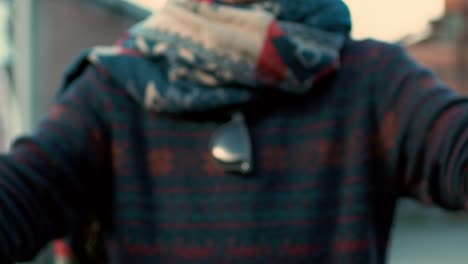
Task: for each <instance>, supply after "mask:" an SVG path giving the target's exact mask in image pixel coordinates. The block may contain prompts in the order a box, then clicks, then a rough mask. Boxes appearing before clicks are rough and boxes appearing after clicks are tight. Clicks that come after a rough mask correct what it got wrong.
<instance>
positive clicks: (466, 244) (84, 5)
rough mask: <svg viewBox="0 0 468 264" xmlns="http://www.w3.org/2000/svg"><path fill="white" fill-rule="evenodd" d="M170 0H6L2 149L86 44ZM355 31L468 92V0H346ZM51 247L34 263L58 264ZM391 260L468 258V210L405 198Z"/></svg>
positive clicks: (2, 11)
mask: <svg viewBox="0 0 468 264" xmlns="http://www.w3.org/2000/svg"><path fill="white" fill-rule="evenodd" d="M161 1H163V0H0V150H2V151H5V150H7V149H8V145H9V143H10V142H11V140H12V139H13V138H14V137H16V136H18V135H19V134H23V133H28V132H31V131H33V130H34V128H35V127H36V126H37V124H38V122H39V120H40V119H41V118H42V117H44V115H45V113H46V112H47V108H48V106H49V104H50V102H51V100H52V98H53V97H54V94H55V92H56V90H57V88H58V86H59V83H60V77H61V75H62V74H63V72H64V70H65V69H66V68H67V66H68V65H69V64H70V63H71V62H72V61H73V59H74V58H75V57H76V56H77V55H78V54H79V53H80V52H81V51H83V50H84V49H86V48H89V47H91V46H95V45H106V44H112V43H114V42H115V40H116V39H118V38H119V36H121V35H122V33H123V32H124V31H125V29H127V28H128V27H129V26H131V25H133V24H134V23H135V22H137V21H139V20H141V19H143V18H145V17H146V16H147V15H148V14H149V13H150V10H151V9H152V7H153V6H154V5H155V4H160V2H161ZM345 2H346V3H347V4H348V5H349V6H350V9H351V12H352V14H353V22H354V29H353V36H354V37H355V38H357V39H363V38H377V39H380V40H385V41H389V42H397V43H401V44H403V45H406V46H407V47H408V49H409V50H410V52H411V53H412V55H413V56H414V57H415V58H416V59H417V60H419V61H420V62H421V63H423V64H425V65H427V66H429V67H431V68H432V69H433V70H434V71H436V72H437V73H438V74H439V75H440V76H441V77H442V79H443V80H444V81H445V82H447V83H448V84H449V85H451V86H452V87H453V88H454V89H456V90H458V91H460V92H461V93H466V94H468V0H346V1H345ZM50 252H51V249H50V248H46V249H44V251H43V253H42V254H41V255H40V256H39V257H38V258H37V259H36V260H35V261H34V262H32V263H34V264H39V263H41V264H42V263H52V259H51V255H50ZM389 263H390V264H418V263H424V264H436V263H437V264H439V263H446V264H451V263H468V214H453V213H451V214H448V213H446V212H443V211H441V210H439V209H434V208H426V207H424V206H422V205H419V204H417V203H414V202H412V201H406V200H403V201H401V202H400V206H399V210H398V214H397V217H396V226H395V229H394V232H393V240H392V243H391V247H390V256H389Z"/></svg>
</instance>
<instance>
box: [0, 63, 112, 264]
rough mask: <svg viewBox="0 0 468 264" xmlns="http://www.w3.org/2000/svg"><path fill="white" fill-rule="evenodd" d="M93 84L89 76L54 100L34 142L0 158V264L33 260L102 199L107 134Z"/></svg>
mask: <svg viewBox="0 0 468 264" xmlns="http://www.w3.org/2000/svg"><path fill="white" fill-rule="evenodd" d="M97 82H100V80H99V75H98V74H96V73H95V72H94V71H93V70H88V71H87V72H86V73H85V74H84V75H83V76H82V77H79V79H77V80H76V81H75V82H73V83H72V84H71V85H70V86H69V88H68V89H67V90H66V91H65V92H64V93H63V94H62V95H61V96H60V97H59V98H58V100H57V102H56V103H55V104H54V105H53V106H52V107H51V111H50V113H49V115H48V117H47V118H46V119H45V121H43V122H42V123H41V125H40V128H39V129H38V132H37V133H36V134H35V135H34V136H32V137H25V138H21V139H19V140H17V141H16V142H15V144H14V145H13V146H12V149H11V152H10V153H9V154H7V155H1V156H0V263H9V262H8V261H22V260H27V259H30V258H32V257H33V256H34V255H35V254H36V253H37V252H38V250H39V249H40V248H41V247H42V246H44V245H45V244H46V243H47V242H48V241H50V240H52V239H54V238H57V237H60V236H63V235H66V234H68V233H69V232H71V231H72V230H73V229H74V228H76V226H77V223H78V222H79V221H80V219H81V218H82V217H85V216H86V215H89V214H90V212H91V211H92V210H93V209H96V208H95V207H96V204H99V202H100V201H99V200H100V199H103V198H102V197H100V198H97V197H96V193H97V192H99V190H98V188H99V186H100V185H101V182H102V181H104V178H105V177H106V175H108V174H107V172H108V171H106V168H107V165H108V164H107V160H106V159H107V158H108V155H107V149H108V143H107V140H108V135H107V133H108V131H107V129H106V127H105V122H104V121H103V120H102V118H101V117H102V111H103V109H104V108H103V107H102V106H101V105H100V100H99V98H98V94H99V93H98V92H97V88H96V83H97ZM109 184H110V183H109ZM101 191H105V190H101Z"/></svg>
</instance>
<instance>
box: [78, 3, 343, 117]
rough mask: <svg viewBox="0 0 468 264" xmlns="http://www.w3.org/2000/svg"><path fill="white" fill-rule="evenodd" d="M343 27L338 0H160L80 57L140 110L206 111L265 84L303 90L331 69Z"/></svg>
mask: <svg viewBox="0 0 468 264" xmlns="http://www.w3.org/2000/svg"><path fill="white" fill-rule="evenodd" d="M350 28H351V22H350V15H349V12H348V9H347V7H346V5H345V4H344V3H343V2H342V1H341V0H293V1H290V0H266V1H258V0H257V1H255V0H254V1H246V0H242V1H239V0H231V1H230V0H224V1H221V0H219V1H213V0H211V1H206V0H205V1H194V0H167V2H166V3H165V4H164V5H163V6H162V7H161V8H160V9H159V10H157V11H156V12H155V13H154V15H152V16H151V17H150V18H148V19H147V20H145V21H143V22H142V23H140V24H138V25H136V26H135V27H133V28H132V29H131V30H130V32H129V36H128V38H126V39H125V40H123V41H122V42H121V43H120V44H119V45H117V46H113V47H96V48H94V49H92V50H91V51H89V52H88V53H87V54H86V59H87V62H88V63H92V64H94V65H96V66H98V67H100V68H103V69H104V70H106V71H107V72H108V73H109V74H110V75H111V76H112V78H113V79H114V80H115V81H116V82H118V83H120V84H121V85H124V86H125V87H126V88H127V90H128V92H129V93H130V94H131V95H132V97H133V98H135V99H136V100H138V101H139V102H141V103H142V104H144V105H145V106H146V107H147V108H148V109H152V110H156V111H162V112H170V113H182V112H198V111H207V110H212V109H216V108H219V107H225V106H232V105H238V104H243V103H246V102H249V101H250V100H252V99H254V98H255V97H256V96H258V95H260V94H261V93H262V92H265V91H267V89H279V90H283V91H287V92H291V93H298V94H300V93H305V92H308V91H309V90H310V89H312V88H313V84H314V82H315V81H316V80H317V79H319V78H320V77H321V76H323V75H325V74H327V73H330V72H332V71H334V70H336V69H337V68H338V67H339V55H340V49H341V48H342V46H343V44H344V42H345V40H346V38H347V37H348V35H349V31H350Z"/></svg>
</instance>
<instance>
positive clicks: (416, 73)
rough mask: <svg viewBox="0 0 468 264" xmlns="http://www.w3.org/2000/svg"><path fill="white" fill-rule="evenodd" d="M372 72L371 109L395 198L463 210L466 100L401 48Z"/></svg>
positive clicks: (467, 168) (467, 170)
mask: <svg viewBox="0 0 468 264" xmlns="http://www.w3.org/2000/svg"><path fill="white" fill-rule="evenodd" d="M382 50H385V52H382V53H381V54H380V56H381V57H380V59H379V60H380V65H379V66H377V67H375V69H377V70H378V71H377V72H376V74H375V76H376V78H377V79H376V81H375V84H376V88H375V90H376V92H375V95H374V96H375V102H376V103H375V105H376V108H377V111H378V120H379V130H380V138H381V142H383V144H382V145H383V146H384V153H385V158H386V160H387V164H388V166H389V169H390V170H388V171H389V172H390V175H389V176H390V177H391V178H392V179H394V181H393V182H395V183H396V187H397V188H396V190H397V191H398V193H399V195H403V196H410V197H414V198H417V199H418V200H420V201H422V202H423V203H427V204H436V205H438V206H441V207H443V208H446V209H452V210H460V209H466V208H467V205H468V203H467V201H468V199H467V197H468V196H467V194H468V188H467V187H468V181H467V176H468V163H467V161H468V129H467V128H468V100H467V98H466V97H463V96H461V95H459V94H457V92H455V91H454V90H452V89H450V88H448V87H447V86H446V85H445V84H444V83H443V82H442V81H440V80H439V79H438V78H437V77H436V76H435V75H434V74H433V73H432V72H431V71H430V70H428V69H427V68H425V67H423V66H422V65H420V64H418V63H416V62H415V61H414V60H413V59H412V58H411V57H410V56H409V55H408V54H407V52H406V51H405V50H404V49H403V48H402V47H399V46H386V48H384V49H382Z"/></svg>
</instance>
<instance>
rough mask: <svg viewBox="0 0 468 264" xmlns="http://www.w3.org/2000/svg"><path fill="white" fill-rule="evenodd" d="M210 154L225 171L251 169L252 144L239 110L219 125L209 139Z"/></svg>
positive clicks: (248, 171) (247, 170) (240, 171)
mask: <svg viewBox="0 0 468 264" xmlns="http://www.w3.org/2000/svg"><path fill="white" fill-rule="evenodd" d="M211 154H212V155H213V157H214V158H215V160H216V161H217V163H218V164H219V165H220V166H222V167H223V168H224V171H225V172H232V173H240V174H248V173H250V172H251V171H252V144H251V140H250V136H249V131H248V129H247V124H246V123H245V120H244V115H243V114H242V113H240V112H236V113H234V114H233V116H232V119H231V121H229V122H228V123H226V124H224V125H222V126H221V127H219V128H218V129H217V130H216V131H215V133H214V134H213V137H212V140H211Z"/></svg>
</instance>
